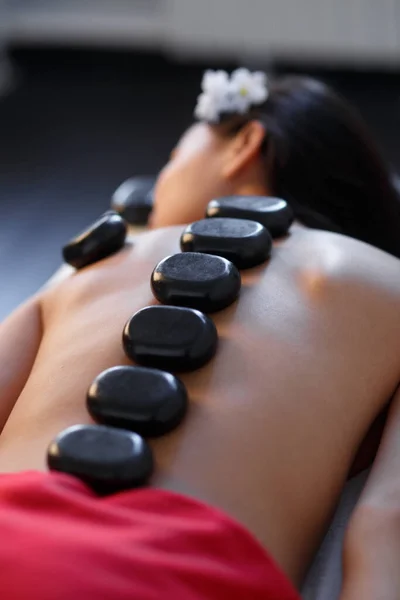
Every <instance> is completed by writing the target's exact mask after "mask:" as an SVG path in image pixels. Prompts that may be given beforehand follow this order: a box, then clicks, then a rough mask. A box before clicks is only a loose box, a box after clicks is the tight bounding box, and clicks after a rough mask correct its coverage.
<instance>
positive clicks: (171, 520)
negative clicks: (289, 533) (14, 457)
mask: <svg viewBox="0 0 400 600" xmlns="http://www.w3.org/2000/svg"><path fill="white" fill-rule="evenodd" d="M0 596H1V598H4V600H28V599H29V600H127V599H128V598H129V599H130V600H133V599H134V600H160V599H161V598H165V599H167V600H168V599H170V598H171V599H176V600H214V599H215V600H216V599H218V600H222V599H223V600H228V599H229V600H239V599H240V600H250V599H251V600H261V599H262V600H269V599H270V600H299V596H298V595H297V593H296V592H295V590H294V589H293V588H292V586H291V584H290V583H289V582H288V580H287V579H286V578H285V577H284V575H283V574H282V572H281V571H280V570H279V569H278V568H277V566H276V565H275V564H274V562H273V561H272V560H271V558H270V557H269V556H268V555H267V554H266V552H265V551H264V550H263V548H262V547H261V546H260V545H259V544H258V542H257V541H256V540H255V539H254V538H253V537H252V536H251V535H250V534H249V533H248V532H247V531H246V530H245V529H244V528H243V527H242V526H241V525H239V524H238V523H236V522H235V521H234V520H232V519H231V518H229V517H227V516H226V515H224V514H223V513H221V512H220V511H219V510H216V509H214V508H211V507H209V506H207V505H205V504H203V503H200V502H198V501H196V500H193V499H190V498H187V497H184V496H181V495H178V494H175V493H171V492H166V491H161V490H157V489H152V488H144V489H141V490H136V491H127V492H122V493H119V494H115V495H112V496H108V497H105V498H98V497H97V496H95V495H94V494H93V493H92V492H91V490H90V489H89V488H87V487H86V486H85V485H84V484H83V483H81V482H80V481H79V480H76V479H74V478H72V477H69V476H66V475H63V474H58V473H50V474H49V473H36V472H27V473H15V474H10V475H9V474H5V475H1V476H0Z"/></svg>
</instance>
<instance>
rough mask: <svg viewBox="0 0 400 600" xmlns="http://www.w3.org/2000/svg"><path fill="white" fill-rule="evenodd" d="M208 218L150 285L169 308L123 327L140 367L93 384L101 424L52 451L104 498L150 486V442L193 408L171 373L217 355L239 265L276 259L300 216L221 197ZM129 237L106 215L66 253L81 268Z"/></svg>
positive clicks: (92, 400) (70, 433) (59, 465)
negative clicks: (219, 325) (219, 314)
mask: <svg viewBox="0 0 400 600" xmlns="http://www.w3.org/2000/svg"><path fill="white" fill-rule="evenodd" d="M207 217H208V218H206V219H203V220H201V221H197V222H195V223H192V224H191V225H189V226H188V227H186V229H185V230H184V232H183V233H182V236H181V240H180V242H181V250H182V253H179V254H174V255H172V256H169V257H167V258H165V259H164V260H162V261H161V262H159V263H158V264H157V265H156V267H155V269H154V271H153V273H152V275H151V288H152V291H153V294H154V296H155V298H156V299H157V300H158V301H159V302H160V304H159V305H154V306H148V307H146V308H143V309H142V310H139V311H138V312H137V313H136V314H134V315H133V317H132V318H131V319H130V320H129V321H128V322H127V324H126V326H125V328H124V330H123V334H122V344H123V348H124V351H125V354H126V355H127V357H128V358H129V359H130V360H132V361H134V362H135V363H136V364H137V365H138V366H119V367H113V368H110V369H107V370H106V371H104V372H102V373H101V374H100V375H99V376H98V377H97V378H96V379H95V380H94V381H93V383H92V384H91V386H90V388H89V390H88V393H87V399H86V404H87V408H88V411H89V413H90V415H91V416H92V418H93V419H94V420H95V421H96V422H97V423H98V425H76V426H73V427H69V428H68V429H66V430H65V431H63V432H61V433H60V434H59V435H58V436H57V437H56V438H55V439H54V440H53V442H52V443H51V444H50V446H49V449H48V455H47V460H48V465H49V468H50V469H52V470H56V471H61V472H64V473H68V474H71V475H74V476H77V477H79V478H80V479H81V480H83V481H84V482H85V483H87V484H88V485H90V486H91V487H92V488H93V490H94V491H96V492H97V493H98V494H110V493H113V492H116V491H119V490H123V489H131V488H135V487H138V486H141V485H144V484H145V483H146V482H147V481H148V480H149V478H150V477H151V475H152V472H153V467H154V461H153V456H152V451H151V449H150V446H149V445H148V443H147V442H146V441H145V440H146V439H148V438H155V437H158V436H162V435H164V434H167V433H169V432H170V431H172V430H173V429H175V428H176V427H177V426H178V425H179V423H180V422H181V421H182V419H183V418H184V416H185V414H186V411H187V408H188V395H187V392H186V389H185V386H184V385H183V383H182V382H181V380H180V379H179V378H178V377H176V376H175V375H173V374H172V373H180V372H184V371H193V370H195V369H198V368H200V367H202V366H203V365H205V364H206V363H207V362H208V361H209V360H210V359H211V358H212V357H213V356H214V354H215V352H216V349H217V343H218V335H217V330H216V327H215V325H214V323H213V321H212V320H211V319H210V317H208V316H207V314H205V313H212V312H215V311H218V310H222V309H223V308H225V307H227V306H229V305H230V304H232V303H233V302H234V301H235V300H236V299H237V297H238V295H239V292H240V287H241V278H240V273H239V270H238V269H247V268H250V267H254V266H257V265H259V264H261V263H263V262H265V261H266V260H268V259H269V257H270V254H271V248H272V237H278V236H282V235H285V234H286V233H287V231H288V229H289V227H290V225H291V223H292V220H293V216H292V212H291V210H290V208H289V206H288V205H287V204H286V202H284V201H283V200H280V199H276V198H267V197H230V198H223V199H220V200H213V201H212V202H211V203H210V204H209V206H208V209H207ZM210 217H212V218H210ZM270 232H271V233H270ZM126 233H127V226H126V222H125V221H124V220H123V219H122V218H121V217H120V216H119V215H118V214H117V213H115V212H112V211H110V212H107V213H105V214H104V215H103V216H102V217H101V218H100V219H99V220H98V221H97V222H96V223H95V224H94V225H93V226H92V227H90V228H89V229H88V230H86V231H85V232H83V233H82V234H81V235H79V236H78V237H76V238H75V239H73V240H71V241H70V242H69V243H68V244H67V245H66V246H65V247H64V248H63V256H64V260H65V261H66V262H67V263H69V264H71V265H72V266H74V267H75V268H78V269H81V268H83V267H85V266H87V265H89V264H92V263H94V262H97V261H99V260H101V259H103V258H105V257H107V256H109V255H111V254H113V253H115V252H116V251H118V250H119V249H121V248H122V247H123V245H124V243H125V237H126ZM271 235H272V237H271Z"/></svg>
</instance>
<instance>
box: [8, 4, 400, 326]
mask: <svg viewBox="0 0 400 600" xmlns="http://www.w3.org/2000/svg"><path fill="white" fill-rule="evenodd" d="M236 66H249V67H250V68H262V69H265V70H267V71H268V72H277V73H280V72H293V71H295V72H302V73H311V74H312V75H314V76H317V77H320V78H322V79H323V80H325V81H327V82H328V83H331V84H333V85H334V86H335V87H336V88H337V89H338V90H339V91H340V92H342V93H343V94H344V95H345V96H346V97H347V98H349V99H350V100H351V101H352V102H353V103H355V104H356V105H357V106H358V107H359V109H360V110H361V112H362V114H363V116H364V118H365V119H366V120H367V122H368V123H369V125H370V126H371V128H372V130H373V132H374V134H375V137H376V139H377V141H378V143H379V144H380V146H381V148H382V151H383V153H384V155H385V156H386V158H387V160H388V162H389V163H390V164H391V166H392V168H393V169H394V170H395V171H396V170H398V171H400V145H399V144H398V139H397V138H398V135H399V132H400V75H399V74H400V0H0V210H1V218H0V320H1V319H2V318H4V317H5V316H6V315H7V314H8V313H9V312H10V311H11V310H12V309H13V308H14V307H15V306H16V305H17V304H19V303H20V302H21V301H23V300H24V299H25V298H26V297H27V296H28V295H30V294H32V293H33V292H35V291H36V290H37V289H38V288H39V287H40V286H41V285H42V284H43V283H44V282H45V281H46V279H47V278H48V277H49V276H50V275H51V274H52V273H53V272H54V270H55V269H57V267H58V266H59V265H60V262H61V253H60V248H61V246H62V245H63V243H64V242H65V241H67V240H68V239H69V238H70V237H71V236H73V235H74V234H75V233H77V232H78V231H79V230H80V229H82V228H84V227H85V226H86V225H88V224H89V223H90V222H91V221H92V220H94V219H95V218H96V217H97V216H98V215H99V214H100V213H101V212H102V211H104V210H106V209H107V208H108V207H109V205H110V198H111V195H112V193H113V191H114V190H115V188H117V187H118V185H119V184H120V183H121V182H122V181H123V180H124V179H126V178H128V177H130V176H132V175H148V174H150V175H151V174H155V173H156V172H157V171H158V170H159V168H160V167H161V166H162V165H163V163H164V162H165V160H166V159H167V157H168V154H169V152H170V150H171V148H172V147H173V145H174V143H175V141H176V139H177V138H178V137H179V135H180V133H181V132H182V131H183V129H184V128H185V127H186V126H187V125H188V124H189V123H190V121H191V115H192V111H193V108H194V103H195V99H196V97H197V95H198V93H199V86H200V80H201V75H202V71H203V69H204V68H206V67H214V68H216V67H220V68H229V69H230V68H234V67H236Z"/></svg>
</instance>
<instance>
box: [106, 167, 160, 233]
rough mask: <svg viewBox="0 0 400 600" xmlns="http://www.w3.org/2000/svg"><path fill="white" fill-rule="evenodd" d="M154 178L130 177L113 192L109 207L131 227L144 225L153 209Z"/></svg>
mask: <svg viewBox="0 0 400 600" xmlns="http://www.w3.org/2000/svg"><path fill="white" fill-rule="evenodd" d="M155 182H156V178H155V177H132V178H131V179H127V180H126V181H124V182H123V183H122V184H121V185H120V186H119V188H118V189H117V190H116V191H115V192H114V194H113V197H112V199H111V207H112V208H113V209H114V210H115V211H117V212H118V213H119V214H120V215H121V216H122V217H123V218H124V219H125V220H126V221H128V223H130V224H131V225H146V224H147V222H148V220H149V216H150V213H151V211H152V209H153V188H154V184H155Z"/></svg>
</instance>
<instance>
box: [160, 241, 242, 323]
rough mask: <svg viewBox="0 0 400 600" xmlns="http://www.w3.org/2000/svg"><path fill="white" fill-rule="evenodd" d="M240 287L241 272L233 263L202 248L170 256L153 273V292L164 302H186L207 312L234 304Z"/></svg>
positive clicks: (191, 306)
mask: <svg viewBox="0 0 400 600" xmlns="http://www.w3.org/2000/svg"><path fill="white" fill-rule="evenodd" d="M240 287H241V279H240V273H239V271H238V270H237V268H236V267H235V265H234V264H233V263H231V262H230V261H229V260H226V259H225V258H221V257H220V256H213V255H211V254H202V253H199V252H184V253H183V254H173V255H172V256H168V257H167V258H164V260H162V261H161V262H159V263H158V265H157V266H156V267H155V269H154V271H153V273H152V275H151V288H152V290H153V294H154V296H155V297H156V299H157V300H158V301H159V302H161V304H171V305H175V306H187V307H189V308H196V309H198V310H201V311H203V312H206V313H210V312H215V311H217V310H222V309H223V308H226V307H227V306H229V305H230V304H232V303H233V302H234V301H235V300H236V298H237V297H238V295H239V292H240Z"/></svg>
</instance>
